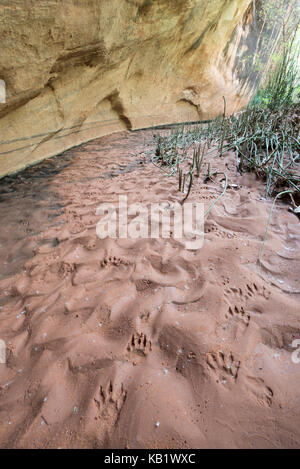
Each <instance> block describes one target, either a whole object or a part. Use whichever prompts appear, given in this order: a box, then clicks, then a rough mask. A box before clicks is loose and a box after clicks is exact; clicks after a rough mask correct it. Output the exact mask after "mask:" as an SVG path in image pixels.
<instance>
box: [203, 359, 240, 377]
mask: <svg viewBox="0 0 300 469" xmlns="http://www.w3.org/2000/svg"><path fill="white" fill-rule="evenodd" d="M206 363H207V364H208V366H209V368H210V370H211V371H212V372H213V373H214V374H215V375H216V376H217V382H221V383H222V384H226V382H227V379H228V378H230V379H231V380H233V381H234V382H235V381H236V380H237V377H238V374H239V369H240V364H241V362H240V361H236V360H235V359H234V357H233V355H232V353H231V352H230V353H229V354H225V353H223V352H222V351H219V352H216V353H208V354H207V356H206Z"/></svg>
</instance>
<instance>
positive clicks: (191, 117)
mask: <svg viewBox="0 0 300 469" xmlns="http://www.w3.org/2000/svg"><path fill="white" fill-rule="evenodd" d="M256 9H257V4H256V3H255V2H254V1H252V0H251V1H250V0H210V1H207V0H64V1H61V0H39V1H36V0H7V1H6V0H4V1H1V2H0V15H1V23H0V38H1V52H0V79H2V80H4V81H5V83H6V90H7V99H6V103H5V104H0V177H1V176H3V175H5V174H9V173H12V172H15V171H17V170H19V169H21V168H24V167H25V166H27V165H28V164H32V163H34V162H37V161H40V160H42V159H44V158H46V157H49V156H53V155H56V154H59V153H60V152H62V151H63V150H65V149H67V148H70V147H72V146H75V145H78V144H80V143H82V142H84V141H87V140H89V139H93V138H96V137H99V136H102V135H105V134H108V133H111V132H115V131H120V130H124V129H137V128H142V127H148V126H154V125H158V124H166V123H174V122H182V121H198V120H202V119H207V118H211V117H214V116H216V115H218V114H220V113H221V112H222V110H223V96H225V97H226V101H227V109H228V112H233V111H237V110H239V109H241V108H242V107H243V106H244V105H245V104H246V103H247V102H248V100H249V98H250V97H251V93H252V91H253V89H254V87H255V83H256V82H257V79H258V77H257V74H254V75H255V76H254V75H253V74H251V73H250V74H249V73H248V72H247V70H246V67H247V66H248V67H249V60H248V62H247V61H246V60H243V58H245V57H249V56H251V54H252V53H253V52H254V51H255V53H257V48H258V37H259V28H260V25H259V20H258V18H257V11H256ZM258 52H260V51H259V50H258ZM246 62H247V64H246ZM250 66H251V60H250ZM246 72H247V73H246Z"/></svg>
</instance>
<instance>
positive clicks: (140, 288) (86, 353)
mask: <svg viewBox="0 0 300 469" xmlns="http://www.w3.org/2000/svg"><path fill="white" fill-rule="evenodd" d="M152 134H153V131H151V130H147V131H139V132H134V133H127V132H124V133H121V134H114V135H111V136H108V137H104V138H101V139H98V140H94V141H91V142H89V143H87V144H84V145H82V146H80V147H78V148H75V149H72V150H69V151H67V152H66V153H64V154H63V155H60V156H59V157H56V158H53V159H51V160H47V161H45V162H43V163H41V164H40V165H38V166H35V167H33V168H29V169H27V170H26V171H24V172H22V173H20V174H19V175H17V176H12V177H7V178H5V179H3V180H1V181H0V198H1V203H0V214H1V226H0V260H1V263H0V339H2V340H5V342H6V344H7V354H6V356H7V363H6V365H3V364H2V365H0V446H1V447H2V448H15V447H17V448H84V447H85V448H299V447H300V426H299V418H300V411H299V409H300V389H299V378H300V363H299V364H296V363H294V362H293V361H292V353H293V351H294V349H293V348H292V346H291V344H292V342H293V341H294V340H295V339H300V301H299V300H300V280H299V278H300V262H299V260H300V231H299V226H300V225H299V218H298V217H297V216H296V215H294V214H293V213H291V212H289V211H288V207H287V205H286V204H284V203H282V202H279V203H278V205H277V208H276V210H275V211H274V214H273V217H272V220H271V225H270V229H269V234H268V238H267V243H266V246H265V250H264V256H263V263H262V271H260V268H259V264H258V256H259V250H260V248H261V244H262V240H263V237H264V233H265V228H266V223H267V219H268V216H269V212H270V208H271V204H272V201H271V199H266V198H265V196H264V184H263V183H262V182H261V181H258V180H256V178H255V176H254V175H251V174H250V175H249V174H246V175H239V174H237V173H236V170H235V161H234V155H232V154H228V155H226V156H225V157H224V158H222V159H220V158H213V157H211V161H212V168H213V169H214V170H218V171H224V170H225V171H226V172H227V174H228V178H229V183H230V184H232V185H233V186H231V187H230V188H229V189H228V190H227V193H226V195H225V196H224V197H223V198H222V199H221V200H220V201H219V202H218V203H217V204H216V205H215V207H214V208H213V209H212V211H211V212H210V213H209V215H208V216H207V218H206V222H205V242H204V247H203V248H202V249H200V250H198V251H195V252H194V251H189V250H186V249H185V248H184V246H183V245H182V243H180V242H178V241H176V240H174V239H137V240H130V239H128V240H126V239H105V240H101V239H99V238H98V237H97V234H96V224H97V222H98V221H99V216H98V215H96V209H97V207H98V206H99V204H101V203H102V202H112V203H117V202H118V197H119V195H123V194H126V195H127V196H128V203H129V204H131V203H134V202H143V203H145V204H149V203H151V202H171V203H174V202H176V201H181V200H182V194H181V193H179V192H178V183H177V179H175V178H165V177H163V174H162V172H161V170H160V169H158V168H156V167H155V166H154V165H153V164H152V163H151V162H150V161H149V158H148V157H147V156H146V154H145V152H146V151H147V150H148V149H149V148H150V146H149V145H150V141H151V137H152ZM145 142H148V143H147V145H146V144H145ZM221 192H222V187H221V185H220V179H217V180H216V181H207V182H204V179H203V177H202V178H200V179H199V180H197V181H196V182H195V184H194V187H193V190H192V192H191V195H190V201H198V202H203V203H204V204H205V207H206V208H207V207H208V206H209V205H210V204H211V203H212V202H213V201H214V200H215V199H216V198H217V197H218V196H219V195H220V193H221Z"/></svg>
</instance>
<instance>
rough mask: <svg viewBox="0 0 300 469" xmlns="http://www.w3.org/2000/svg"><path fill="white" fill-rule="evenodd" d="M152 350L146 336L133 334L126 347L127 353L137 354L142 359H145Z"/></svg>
mask: <svg viewBox="0 0 300 469" xmlns="http://www.w3.org/2000/svg"><path fill="white" fill-rule="evenodd" d="M151 350H152V344H151V341H150V340H148V339H147V336H146V334H143V333H141V334H139V333H135V334H132V337H131V340H130V342H129V343H128V345H127V351H128V352H132V353H137V354H138V355H141V356H143V357H146V356H147V355H148V353H149V352H151Z"/></svg>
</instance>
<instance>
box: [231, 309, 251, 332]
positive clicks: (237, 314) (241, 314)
mask: <svg viewBox="0 0 300 469" xmlns="http://www.w3.org/2000/svg"><path fill="white" fill-rule="evenodd" d="M225 318H226V319H230V318H237V319H240V320H242V321H243V322H244V323H245V325H246V327H248V326H249V324H250V319H251V317H250V314H249V313H246V311H245V310H244V308H243V307H242V306H241V307H240V308H238V307H237V306H234V307H233V308H232V307H231V306H229V309H228V313H227V314H226V315H225Z"/></svg>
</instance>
